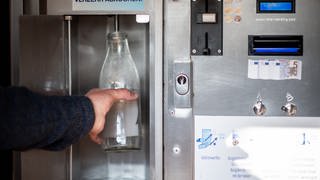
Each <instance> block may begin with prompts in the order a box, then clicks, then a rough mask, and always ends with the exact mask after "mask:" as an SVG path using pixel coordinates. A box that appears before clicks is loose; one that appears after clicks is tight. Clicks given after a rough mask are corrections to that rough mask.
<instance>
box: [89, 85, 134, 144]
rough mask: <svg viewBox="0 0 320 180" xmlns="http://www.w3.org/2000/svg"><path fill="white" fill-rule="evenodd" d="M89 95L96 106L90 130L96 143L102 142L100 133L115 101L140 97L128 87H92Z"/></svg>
mask: <svg viewBox="0 0 320 180" xmlns="http://www.w3.org/2000/svg"><path fill="white" fill-rule="evenodd" d="M85 96H87V97H88V98H89V99H90V100H91V102H92V104H93V108H94V114H95V120H94V124H93V128H92V129H91V130H90V132H89V136H90V138H91V140H92V141H94V142H95V143H98V144H101V143H102V139H101V138H99V136H98V135H99V134H100V133H101V132H102V130H103V128H104V124H105V117H106V115H107V113H108V111H109V110H110V108H111V107H112V105H113V103H114V102H117V101H119V100H128V101H130V100H134V99H137V98H138V94H136V93H134V92H132V91H129V90H127V89H91V90H90V91H88V92H87V93H86V94H85Z"/></svg>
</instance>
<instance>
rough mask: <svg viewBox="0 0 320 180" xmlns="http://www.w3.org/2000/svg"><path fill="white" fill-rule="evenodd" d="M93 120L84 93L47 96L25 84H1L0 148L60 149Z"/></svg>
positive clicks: (76, 139)
mask: <svg viewBox="0 0 320 180" xmlns="http://www.w3.org/2000/svg"><path fill="white" fill-rule="evenodd" d="M93 123H94V110H93V106H92V103H91V101H90V100H89V99H88V98H87V97H85V96H46V95H42V94H37V93H34V92H32V91H30V90H28V89H27V88H24V87H10V88H2V87H0V149H11V150H27V149H31V148H40V149H46V150H62V149H64V148H66V147H68V146H69V145H71V144H73V143H75V142H76V141H78V140H79V139H80V138H82V137H83V136H85V135H86V134H87V133H88V132H89V131H90V129H91V128H92V127H93Z"/></svg>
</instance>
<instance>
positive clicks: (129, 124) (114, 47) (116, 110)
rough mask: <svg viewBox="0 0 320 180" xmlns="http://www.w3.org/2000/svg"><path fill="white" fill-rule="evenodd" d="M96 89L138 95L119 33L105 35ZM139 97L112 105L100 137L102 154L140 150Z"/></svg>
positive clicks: (124, 39)
mask: <svg viewBox="0 0 320 180" xmlns="http://www.w3.org/2000/svg"><path fill="white" fill-rule="evenodd" d="M99 87H100V88H107V89H119V88H126V89H129V90H131V91H134V92H135V93H138V95H140V94H139V91H140V80H139V75H138V71H137V68H136V65H135V63H134V61H133V59H132V56H131V53H130V49H129V45H128V40H127V35H126V34H125V33H123V32H118V31H116V32H113V33H110V34H108V50H107V54H106V57H105V60H104V63H103V66H102V69H101V72H100V79H99ZM140 123H141V121H140V96H139V98H138V99H137V100H134V101H125V100H120V101H118V102H115V103H114V104H113V106H112V107H111V109H110V111H109V112H108V113H107V115H106V122H105V127H104V130H103V132H102V133H101V134H100V136H101V137H102V138H103V140H104V141H103V143H102V148H103V149H104V150H105V151H126V150H134V149H140V133H141V131H140V126H141V125H140Z"/></svg>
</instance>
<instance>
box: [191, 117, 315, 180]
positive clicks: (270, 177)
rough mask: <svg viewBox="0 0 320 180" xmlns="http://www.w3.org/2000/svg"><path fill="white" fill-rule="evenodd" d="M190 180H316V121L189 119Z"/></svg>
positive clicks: (311, 118)
mask: <svg viewBox="0 0 320 180" xmlns="http://www.w3.org/2000/svg"><path fill="white" fill-rule="evenodd" d="M194 122H195V129H194V130H195V132H194V135H195V137H194V168H195V169H194V174H195V178H194V179H195V180H319V179H320V153H319V152H320V123H319V117H256V116H195V121H194Z"/></svg>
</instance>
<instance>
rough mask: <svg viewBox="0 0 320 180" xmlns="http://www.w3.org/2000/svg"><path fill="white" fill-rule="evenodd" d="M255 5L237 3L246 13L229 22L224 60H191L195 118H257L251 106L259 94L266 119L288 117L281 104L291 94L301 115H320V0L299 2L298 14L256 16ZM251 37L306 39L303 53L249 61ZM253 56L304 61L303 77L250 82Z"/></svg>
mask: <svg viewBox="0 0 320 180" xmlns="http://www.w3.org/2000/svg"><path fill="white" fill-rule="evenodd" d="M255 2H256V1H241V2H240V3H239V4H236V5H237V6H238V7H239V8H240V12H241V21H240V22H227V21H225V22H224V33H223V34H224V37H223V38H224V41H223V45H224V55H223V56H222V57H211V56H208V57H206V56H192V61H193V63H194V92H195V97H194V103H195V104H194V111H195V114H202V115H228V116H230V115H243V116H247V115H254V113H253V111H252V106H253V105H254V103H255V101H256V97H257V95H258V93H259V92H260V94H261V96H262V98H263V99H262V100H263V102H264V104H265V105H266V108H267V112H266V114H265V115H266V116H285V115H286V114H285V113H284V112H282V111H281V106H283V105H284V104H285V103H286V98H285V96H286V93H287V92H290V93H291V94H292V95H293V96H294V97H295V103H296V104H297V108H298V111H297V116H319V115H320V111H319V104H318V102H319V100H320V96H319V94H318V93H319V92H320V86H319V84H318V83H316V82H317V81H318V80H317V77H319V76H320V63H319V56H320V53H319V50H318V49H319V47H320V41H318V39H320V35H319V32H320V23H319V21H317V20H315V19H314V17H317V16H319V10H318V7H319V6H320V4H319V1H317V0H310V1H308V3H306V2H305V1H302V0H297V1H296V7H297V9H296V13H295V14H256V11H255V6H256V4H255ZM225 18H226V17H225ZM262 20H263V21H262ZM289 20H290V21H289ZM248 35H303V36H304V55H303V56H296V57H283V56H282V57H279V56H278V57H272V56H271V57H266V56H261V57H258V56H252V57H248V40H247V38H248ZM248 58H252V59H259V58H260V59H268V58H271V59H273V58H278V59H299V60H301V61H302V79H301V80H279V81H276V80H252V79H248V78H247V72H248Z"/></svg>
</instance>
